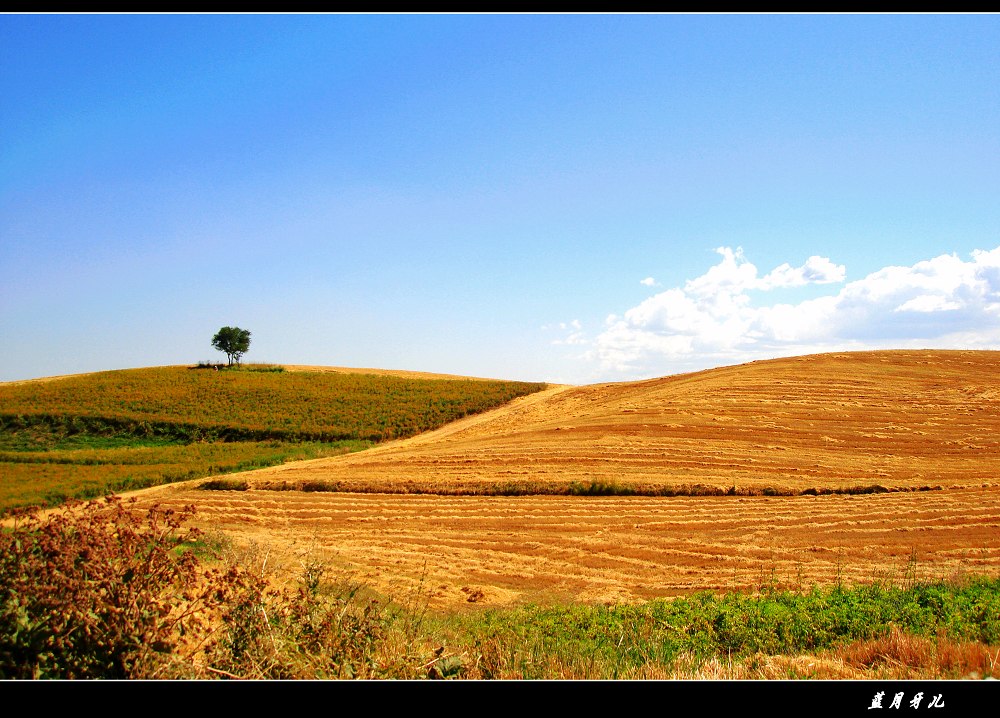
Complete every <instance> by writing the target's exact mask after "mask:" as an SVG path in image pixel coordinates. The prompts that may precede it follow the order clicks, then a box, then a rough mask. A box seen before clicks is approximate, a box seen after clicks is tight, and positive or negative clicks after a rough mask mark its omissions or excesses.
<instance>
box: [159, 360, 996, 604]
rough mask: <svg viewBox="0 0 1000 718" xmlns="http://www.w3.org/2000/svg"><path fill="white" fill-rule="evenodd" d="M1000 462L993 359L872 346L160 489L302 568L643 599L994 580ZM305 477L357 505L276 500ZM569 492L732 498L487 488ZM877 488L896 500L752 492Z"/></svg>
mask: <svg viewBox="0 0 1000 718" xmlns="http://www.w3.org/2000/svg"><path fill="white" fill-rule="evenodd" d="M998 466H1000V358H998V353H997V352H870V353H857V354H854V353H852V354H831V355H817V356H810V357H799V358H794V359H783V360H775V361H771V362H757V363H753V364H748V365H743V366H740V367H729V368H724V369H717V370H712V371H708V372H700V373H697V374H690V375H680V376H676V377H667V378H664V379H657V380H651V381H646V382H635V383H625V384H604V385H592V386H584V387H555V388H552V389H550V390H548V391H546V392H544V393H542V394H538V395H533V396H531V397H525V398H522V399H520V400H517V401H515V402H513V403H512V404H511V405H509V406H508V407H505V408H503V409H500V410H497V411H494V412H490V413H488V414H485V415H481V416H477V417H470V418H468V419H466V420H463V421H461V422H457V423H456V424H453V425H450V426H449V427H445V428H444V429H442V430H439V431H437V432H431V433H429V434H425V435H422V436H418V437H415V438H414V439H410V440H406V441H400V442H395V443H393V444H387V445H384V446H381V447H378V448H376V449H373V450H369V451H365V452H361V453H358V454H353V455H349V456H344V457H337V458H334V459H321V460H314V461H310V462H301V463H298V464H289V465H285V466H283V467H277V468H272V469H264V470H261V471H256V472H247V473H245V474H242V475H241V478H243V479H245V480H246V481H248V482H249V484H250V485H251V487H253V488H251V490H249V491H242V492H239V491H226V492H207V491H197V490H193V489H191V488H183V487H171V488H169V489H164V490H160V491H158V492H151V493H150V494H149V495H148V496H149V498H150V499H152V498H154V497H156V498H158V499H160V500H164V501H168V502H171V503H174V502H176V503H187V502H191V503H195V504H196V505H197V506H198V511H199V521H200V522H201V523H202V524H203V525H205V526H211V527H218V528H221V529H223V530H225V531H227V532H229V533H232V534H233V535H234V536H235V537H237V538H239V539H242V540H244V541H255V542H258V543H260V544H266V545H267V546H269V547H270V550H271V551H273V552H274V555H275V560H279V557H280V559H281V560H282V561H283V563H284V564H286V565H289V566H293V565H294V563H295V561H296V560H301V559H302V558H304V557H305V556H306V555H307V554H310V553H312V554H320V555H321V556H322V557H323V558H325V559H327V560H329V561H331V562H333V563H334V564H336V565H337V566H340V567H342V568H344V569H345V570H350V571H352V572H354V573H355V574H356V575H357V576H358V577H359V578H361V579H363V580H364V581H366V582H368V583H370V584H372V585H373V586H376V587H380V588H383V589H384V590H387V591H388V590H392V591H395V592H398V591H399V590H402V589H405V588H411V587H414V586H416V585H418V584H419V585H420V586H422V587H424V588H426V589H428V590H430V591H431V592H432V593H433V594H434V597H435V600H438V601H441V602H445V603H458V602H463V601H465V602H467V601H469V600H470V599H472V600H474V601H476V602H484V603H487V604H489V603H506V602H512V601H533V600H549V599H572V600H585V601H637V600H643V599H648V598H653V597H659V596H671V595H678V594H681V593H687V592H690V591H694V590H731V589H746V588H750V589H752V588H754V587H757V586H760V585H766V584H775V583H777V584H780V585H785V586H804V587H808V586H809V585H811V584H813V583H817V584H823V585H829V584H831V583H835V582H837V581H844V582H852V583H853V582H864V581H870V580H873V579H879V578H901V577H903V576H904V575H906V574H907V572H909V573H910V574H912V573H913V572H914V571H916V572H917V574H918V575H920V574H922V575H924V576H933V577H947V576H951V575H955V574H961V573H986V574H989V575H997V574H998V573H1000V482H998V481H997V470H998ZM309 482H325V483H328V484H331V485H336V486H338V487H339V489H340V491H341V492H343V493H317V492H301V491H275V490H265V489H264V488H262V487H268V486H270V487H274V486H278V485H284V486H285V487H287V488H294V487H295V486H297V485H302V484H307V483H309ZM573 482H583V483H586V482H605V483H613V484H615V485H618V486H631V487H637V488H639V489H642V488H643V487H645V488H650V487H652V488H656V487H661V488H662V487H664V486H676V487H699V486H700V487H713V488H715V489H730V488H731V489H733V490H734V491H733V493H735V494H737V495H731V496H672V497H666V496H645V497H644V496H607V497H598V496H555V495H527V496H479V495H471V494H474V493H476V492H480V491H481V490H482V489H483V488H484V487H493V488H497V487H503V486H506V485H523V486H529V487H536V488H537V487H541V488H545V487H553V486H565V485H567V484H570V483H573ZM873 485H878V486H880V487H883V488H886V489H889V490H891V492H890V493H875V494H858V495H844V494H839V495H838V494H833V495H819V496H812V495H794V496H760V495H747V494H753V493H760V491H761V490H762V489H769V490H771V489H774V490H778V491H781V492H789V493H798V492H801V491H802V490H806V489H817V490H820V491H823V490H832V491H836V490H845V489H849V488H850V487H859V486H860V487H863V486H873ZM916 489H922V490H916ZM406 491H411V492H419V491H439V492H440V493H439V494H437V495H435V494H432V493H426V494H420V493H405V492H406ZM463 493H464V494H470V495H449V494H463ZM740 494H743V495H740Z"/></svg>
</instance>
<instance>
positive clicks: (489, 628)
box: [452, 578, 1000, 678]
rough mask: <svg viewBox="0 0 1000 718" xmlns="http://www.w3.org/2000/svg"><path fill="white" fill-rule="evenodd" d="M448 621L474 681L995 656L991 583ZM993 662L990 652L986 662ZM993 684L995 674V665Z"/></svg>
mask: <svg viewBox="0 0 1000 718" xmlns="http://www.w3.org/2000/svg"><path fill="white" fill-rule="evenodd" d="M452 621H453V623H454V625H453V627H452V630H453V631H455V632H456V635H458V636H460V637H461V641H462V643H464V644H466V645H471V646H473V647H474V648H475V650H476V652H478V653H479V654H480V658H479V661H478V666H479V671H480V672H481V673H482V675H483V677H487V678H492V677H496V678H500V677H507V676H510V675H516V676H517V677H519V678H550V677H553V675H554V674H555V675H560V676H572V677H582V678H626V677H633V676H636V675H640V674H642V673H643V672H648V671H649V669H650V667H651V666H658V667H661V668H662V669H663V671H664V672H665V673H667V674H669V673H672V672H674V671H676V670H678V666H680V665H685V666H688V667H689V668H690V667H691V666H692V665H694V666H697V665H699V664H704V663H706V662H709V661H712V660H716V661H718V660H725V661H735V662H737V663H738V662H741V661H744V660H747V659H751V658H753V657H754V656H759V655H766V656H774V655H784V656H794V655H801V654H810V655H813V654H817V653H820V652H824V651H832V650H834V649H836V648H838V647H844V646H846V645H848V644H850V643H852V642H858V641H868V642H873V641H879V640H884V639H885V638H886V637H887V636H888V635H889V634H890V633H891V632H896V631H898V632H901V633H902V634H904V635H907V636H911V637H916V638H922V639H926V640H930V641H932V642H939V641H941V640H944V639H947V640H948V641H951V642H953V643H971V644H983V645H985V646H994V647H996V646H997V645H998V644H1000V580H997V579H986V578H977V579H972V580H968V581H966V582H962V583H944V582H942V583H930V584H919V585H914V586H911V587H909V588H893V587H889V586H884V585H864V586H857V587H854V588H850V589H846V588H843V587H840V588H835V589H832V590H820V589H818V588H813V589H812V590H811V591H809V592H806V593H794V592H767V593H764V594H762V595H756V596H753V595H747V594H741V593H731V594H727V595H723V596H715V595H712V594H709V593H698V594H695V595H693V596H690V597H686V598H677V599H673V600H669V601H668V600H658V601H652V602H649V603H646V604H642V605H636V606H611V607H606V606H588V605H561V606H552V607H539V606H527V607H520V608H514V609H501V610H490V611H486V612H483V613H479V614H469V615H465V616H456V617H454V618H453V619H452ZM998 654H1000V648H995V649H994V650H993V655H994V656H996V655H998ZM994 660H995V658H994ZM987 666H988V667H990V668H992V665H991V664H987ZM960 670H961V669H960ZM993 675H1000V665H997V666H996V672H994V673H993ZM933 677H945V676H933Z"/></svg>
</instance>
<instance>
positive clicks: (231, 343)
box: [212, 327, 250, 366]
mask: <svg viewBox="0 0 1000 718" xmlns="http://www.w3.org/2000/svg"><path fill="white" fill-rule="evenodd" d="M212 346H213V347H215V348H216V349H218V350H219V351H220V352H224V353H225V355H226V357H227V358H228V359H229V366H232V365H233V363H234V362H235V363H236V364H239V363H240V359H241V358H242V357H243V355H244V354H246V353H247V351H248V350H249V349H250V332H249V331H247V330H246V329H240V328H239V327H222V329H220V330H219V331H218V332H216V334H215V336H214V337H212Z"/></svg>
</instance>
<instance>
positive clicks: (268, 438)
mask: <svg viewBox="0 0 1000 718" xmlns="http://www.w3.org/2000/svg"><path fill="white" fill-rule="evenodd" d="M542 386H543V385H541V384H532V383H525V382H502V381H476V380H455V379H451V380H449V379H441V378H435V379H423V378H411V377H398V376H377V375H371V374H350V373H319V372H317V373H310V372H294V373H292V372H289V373H285V372H272V371H269V372H253V371H219V372H217V371H210V370H209V371H205V370H191V369H187V368H184V367H157V368H151V369H133V370H123V371H112V372H100V373H96V374H87V375H81V376H71V377H66V378H62V379H59V380H54V381H46V382H21V383H12V384H4V385H0V511H4V510H9V509H11V508H15V507H19V506H28V505H38V504H49V505H51V504H54V503H58V502H60V501H62V500H64V499H66V498H68V497H77V498H83V497H89V496H95V495H100V494H103V493H105V492H106V491H109V490H111V491H121V490H125V489H131V488H140V487H143V486H150V485H155V484H157V483H166V482H171V481H178V480H183V479H191V478H197V477H201V476H208V475H212V474H219V473H226V472H230V471H239V470H244V469H249V468H257V467H261V466H271V465H274V464H278V463H283V462H285V461H290V460H297V459H307V458H317V457H322V456H332V455H337V454H341V453H345V452H348V451H356V450H359V449H364V448H367V447H368V446H371V445H372V443H373V442H378V441H381V440H385V439H391V438H397V437H403V436H410V435H413V434H416V433H419V432H422V431H426V430H429V429H433V428H437V427H439V426H441V425H443V424H445V423H448V422H450V421H453V420H455V419H458V418H461V417H463V416H466V415H468V414H474V413H477V412H480V411H484V410H486V409H490V408H493V407H495V406H497V405H499V404H502V403H504V402H506V401H510V400H511V399H513V398H515V397H517V396H521V395H523V394H526V393H530V392H532V391H537V390H538V389H540V388H542Z"/></svg>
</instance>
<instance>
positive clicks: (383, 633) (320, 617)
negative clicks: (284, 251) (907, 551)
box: [0, 498, 1000, 679]
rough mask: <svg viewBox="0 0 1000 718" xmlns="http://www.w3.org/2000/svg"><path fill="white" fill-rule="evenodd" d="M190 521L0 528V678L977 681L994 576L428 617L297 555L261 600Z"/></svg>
mask: <svg viewBox="0 0 1000 718" xmlns="http://www.w3.org/2000/svg"><path fill="white" fill-rule="evenodd" d="M191 511H193V509H186V510H185V511H184V512H180V513H179V514H178V513H174V512H170V511H163V510H159V509H156V508H154V509H152V510H150V511H149V512H148V513H145V514H140V513H138V512H133V511H130V510H129V508H128V506H127V505H126V504H124V503H122V502H121V500H120V499H117V498H109V499H106V500H104V501H98V502H91V503H90V504H88V505H87V506H85V507H83V509H82V510H78V511H74V512H56V513H55V514H53V515H50V516H48V517H46V518H45V519H40V518H38V517H37V516H27V517H22V518H21V519H19V521H18V522H17V523H16V524H15V525H14V526H13V527H12V528H9V529H6V530H3V531H0V679H9V678H262V679H322V678H473V679H477V678H486V679H490V678H505V679H552V678H573V679H618V678H663V677H674V678H695V677H705V676H706V673H707V674H709V675H711V676H712V677H717V678H719V677H721V678H725V677H730V678H731V677H736V678H747V677H750V678H762V677H771V678H774V677H779V678H813V677H820V678H822V677H827V678H828V677H830V676H824V675H821V674H817V673H816V671H815V669H812V668H810V666H813V665H815V663H814V662H812V661H807V662H803V663H801V664H799V665H800V666H801V667H800V668H796V667H795V666H794V665H792V666H791V667H789V668H786V669H782V670H784V671H785V673H784V674H782V675H777V676H775V675H768V674H767V673H764V672H762V669H761V668H760V666H762V665H766V664H767V663H768V657H772V656H784V657H795V656H802V655H806V656H812V657H817V658H820V657H822V658H831V657H832V658H833V659H836V661H839V665H843V666H845V667H846V668H847V669H848V670H855V671H860V672H864V675H866V676H868V677H883V678H885V677H889V678H915V677H916V678H964V677H969V676H973V675H979V676H980V677H996V676H997V664H998V660H997V656H998V655H1000V579H989V578H985V577H967V578H965V579H962V580H953V581H940V582H927V583H925V582H920V583H913V584H911V585H909V586H906V587H903V588H899V587H893V586H891V585H888V584H873V585H864V586H857V587H852V588H845V587H835V588H833V589H829V590H820V589H818V588H813V589H811V590H809V591H807V592H784V591H782V592H779V591H765V592H764V593H762V594H760V595H747V594H738V593H734V594H729V595H724V596H715V595H712V594H708V593H699V594H695V595H692V596H689V597H685V598H677V599H674V600H659V601H652V602H649V603H646V604H642V605H636V606H628V605H621V606H610V607H606V606H592V605H578V604H571V605H556V606H545V607H541V606H522V607H516V608H507V609H490V610H486V611H480V610H476V609H470V610H469V611H465V612H459V613H453V614H449V615H440V614H435V613H432V612H430V611H429V610H428V602H427V600H426V597H421V596H420V595H418V594H414V595H410V596H404V597H402V598H397V599H388V598H385V597H380V596H377V595H375V594H374V593H372V592H371V591H368V590H366V589H365V588H364V586H362V585H359V584H357V583H353V582H351V581H350V580H349V579H341V580H337V579H334V580H330V576H329V574H328V567H327V566H325V565H324V564H323V563H321V562H319V561H311V560H308V558H307V560H306V561H305V562H304V564H303V570H302V573H301V574H300V576H299V578H298V582H297V583H296V584H295V585H288V586H285V587H281V586H280V585H277V586H276V585H275V584H272V583H270V582H269V581H268V577H267V576H265V575H264V571H263V569H264V565H265V564H266V560H262V559H261V555H262V553H263V554H264V555H266V552H261V551H260V550H259V549H255V547H250V549H244V550H241V551H234V550H233V548H232V544H231V542H229V541H228V540H227V539H226V538H225V537H224V536H222V535H211V536H210V535H207V534H203V533H202V532H200V531H198V530H196V529H190V530H189V529H186V528H184V527H183V525H182V524H183V522H184V520H185V519H186V518H187V516H188V515H189V513H190V512H191ZM785 665H786V666H787V665H788V664H785ZM720 666H722V667H723V668H724V669H725V671H728V673H723V675H716V674H715V673H716V671H717V669H718V667H720ZM706 669H707V670H706ZM852 677H856V676H852Z"/></svg>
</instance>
